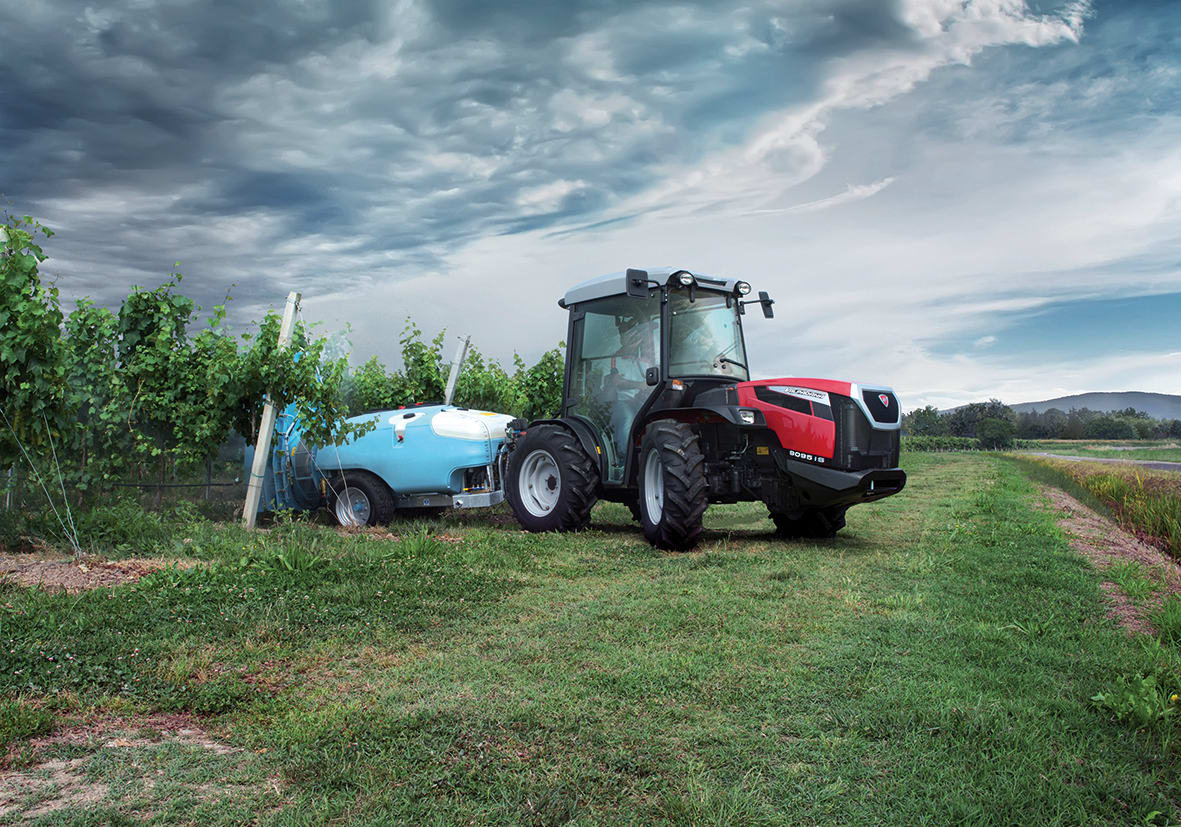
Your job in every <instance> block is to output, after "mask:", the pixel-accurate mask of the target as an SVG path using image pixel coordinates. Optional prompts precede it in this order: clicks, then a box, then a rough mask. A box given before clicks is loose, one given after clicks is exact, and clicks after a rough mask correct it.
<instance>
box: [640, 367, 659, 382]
mask: <svg viewBox="0 0 1181 827" xmlns="http://www.w3.org/2000/svg"><path fill="white" fill-rule="evenodd" d="M644 381H645V382H647V383H648V384H649V385H659V384H660V368H648V369H647V370H646V371H644Z"/></svg>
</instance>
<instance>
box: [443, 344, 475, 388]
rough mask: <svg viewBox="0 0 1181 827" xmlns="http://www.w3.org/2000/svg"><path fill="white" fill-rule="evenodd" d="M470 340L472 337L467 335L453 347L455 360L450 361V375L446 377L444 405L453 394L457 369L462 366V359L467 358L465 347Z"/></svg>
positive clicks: (457, 376)
mask: <svg viewBox="0 0 1181 827" xmlns="http://www.w3.org/2000/svg"><path fill="white" fill-rule="evenodd" d="M471 342H472V337H471V336H467V337H465V338H464V339H463V340H462V341H461V342H460V343H459V347H457V348H456V349H455V361H454V362H452V363H451V375H450V376H448V377H447V394H446V395H445V396H444V397H443V404H444V405H450V404H451V399H452V397H454V396H455V383H456V382H458V381H459V371H460V368H462V367H463V360H464V359H466V358H467V348H468V345H470V344H471Z"/></svg>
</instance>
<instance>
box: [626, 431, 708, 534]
mask: <svg viewBox="0 0 1181 827" xmlns="http://www.w3.org/2000/svg"><path fill="white" fill-rule="evenodd" d="M638 473H639V493H640V497H639V506H640V525H642V526H643V528H644V536H645V537H646V538H647V539H648V542H650V543H652V545H654V546H656V547H657V548H664V549H671V550H674V551H688V550H689V549H691V548H693V547H694V546H696V545H697V542H698V541H699V540H700V539H701V531H702V525H701V519H702V516H703V515H704V514H705V509H706V506H707V505H709V499H708V496H707V485H706V479H705V455H704V454H702V453H701V445H700V442H699V440H698V437H697V433H696V432H695V431H694V430H693V428H692V427H690V426H689V425H686V424H685V423H683V422H674V421H672V420H668V419H665V420H658V421H656V422H653V423H652V424H651V425H649V426H648V430H647V431H646V432H645V433H644V439H643V442H642V443H641V444H640V464H639V469H638Z"/></svg>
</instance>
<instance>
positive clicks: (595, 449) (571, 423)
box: [529, 416, 606, 480]
mask: <svg viewBox="0 0 1181 827" xmlns="http://www.w3.org/2000/svg"><path fill="white" fill-rule="evenodd" d="M535 425H557V426H558V427H560V428H565V429H566V430H567V431H570V433H572V434H574V436H575V437H577V438H578V444H579V445H581V446H582V450H584V451H586V455H587V456H588V457H590V458H591V459H592V460H594V462H595V464H596V465H597V466H598V467H599V479H600V480H602V479H603V470H604V469H603V462H604V460H605V459H606V457H604V456H603V451H602V449H601V448H600V447H599V443H598V442H597V440H596V439H595V432H594V429H593V428H591V426H590V425H588V424H587V423H585V422H583V421H582V420H581V419H579V418H578V417H576V416H569V417H565V418H563V419H535V420H533V421H532V422H530V423H529V427H530V428H532V427H533V426H535Z"/></svg>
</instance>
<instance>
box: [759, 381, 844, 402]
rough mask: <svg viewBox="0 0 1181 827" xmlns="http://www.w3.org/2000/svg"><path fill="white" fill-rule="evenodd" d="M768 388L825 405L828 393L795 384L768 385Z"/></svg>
mask: <svg viewBox="0 0 1181 827" xmlns="http://www.w3.org/2000/svg"><path fill="white" fill-rule="evenodd" d="M767 389H768V390H772V391H775V393H785V394H787V395H788V396H794V397H796V398H797V399H807V400H808V401H809V402H818V403H819V404H821V405H827V404H829V402H828V394H827V393H825V392H824V391H818V390H813V389H812V388H798V387H796V386H795V385H768V386H767Z"/></svg>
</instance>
